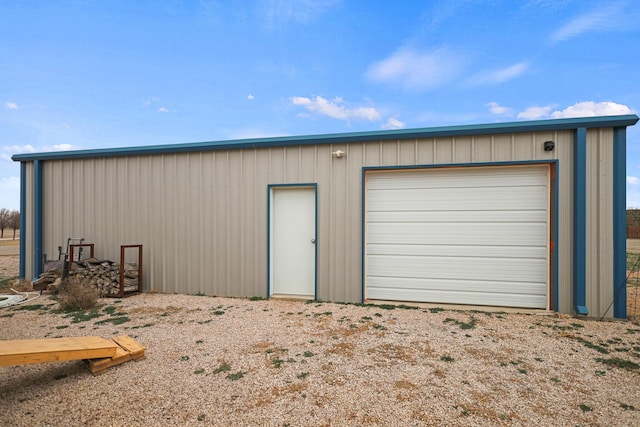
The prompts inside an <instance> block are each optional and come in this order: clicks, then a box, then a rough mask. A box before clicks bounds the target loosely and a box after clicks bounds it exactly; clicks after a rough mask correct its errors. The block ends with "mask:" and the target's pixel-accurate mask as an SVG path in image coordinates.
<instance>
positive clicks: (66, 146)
mask: <svg viewBox="0 0 640 427" xmlns="http://www.w3.org/2000/svg"><path fill="white" fill-rule="evenodd" d="M43 149H44V150H46V151H69V150H73V145H71V144H56V145H52V146H50V147H43Z"/></svg>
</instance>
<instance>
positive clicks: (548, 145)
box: [544, 141, 556, 151]
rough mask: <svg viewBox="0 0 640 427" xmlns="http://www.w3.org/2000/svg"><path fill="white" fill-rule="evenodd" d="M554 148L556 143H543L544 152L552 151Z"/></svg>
mask: <svg viewBox="0 0 640 427" xmlns="http://www.w3.org/2000/svg"><path fill="white" fill-rule="evenodd" d="M554 148H556V143H555V142H553V141H545V143H544V151H553V149H554Z"/></svg>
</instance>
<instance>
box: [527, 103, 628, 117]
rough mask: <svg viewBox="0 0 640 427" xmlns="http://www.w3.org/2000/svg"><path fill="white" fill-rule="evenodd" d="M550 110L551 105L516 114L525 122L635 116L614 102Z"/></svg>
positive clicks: (577, 104) (580, 104)
mask: <svg viewBox="0 0 640 427" xmlns="http://www.w3.org/2000/svg"><path fill="white" fill-rule="evenodd" d="M552 110H553V106H552V105H547V106H544V107H538V106H533V107H528V108H527V109H526V110H524V111H522V112H520V113H518V118H519V119H525V120H535V119H542V118H554V119H565V118H573V117H595V116H622V115H626V114H635V111H634V110H632V109H631V108H629V107H628V106H626V105H624V104H617V103H615V102H593V101H585V102H577V103H575V104H573V105H571V106H569V107H567V108H565V109H564V110H556V111H552Z"/></svg>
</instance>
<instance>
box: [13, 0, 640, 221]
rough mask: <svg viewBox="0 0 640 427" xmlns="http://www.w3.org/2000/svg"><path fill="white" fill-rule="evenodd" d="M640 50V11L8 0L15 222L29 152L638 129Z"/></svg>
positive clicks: (639, 173)
mask: <svg viewBox="0 0 640 427" xmlns="http://www.w3.org/2000/svg"><path fill="white" fill-rule="evenodd" d="M638 46H640V2H638V1H636V0H621V1H615V0H613V1H590V0H523V1H511V0H487V1H480V0H466V1H465V0H459V1H455V0H449V1H397V2H390V1H374V0H368V1H366V0H359V1H349V0H297V1H294V0H237V1H206V0H202V1H177V0H173V1H163V0H154V1H117V0H114V1H109V2H98V1H83V0H74V1H64V0H56V1H12V0H0V207H6V208H9V209H18V207H19V165H18V164H17V163H14V162H12V161H11V160H10V157H11V155H13V154H17V153H25V152H37V151H53V150H68V149H91V148H108V147H121V146H138V145H150V144H169V143H170V144H174V143H183V142H184V143H187V142H199V141H213V140H228V139H239V138H250V137H264V136H280V135H309V134H318V133H342V132H356V131H365V130H379V129H399V128H420V127H432V126H447V125H460V124H471V123H493V122H504V121H519V120H538V119H549V118H562V117H575V116H591V115H610V114H638V113H639V111H640V83H639V79H638V76H640V55H639V53H640V49H639V48H638ZM639 140H640V126H634V127H631V128H629V130H628V147H627V175H628V178H627V204H628V205H629V206H633V207H640V148H638V141H639Z"/></svg>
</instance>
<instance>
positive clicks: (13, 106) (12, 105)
mask: <svg viewBox="0 0 640 427" xmlns="http://www.w3.org/2000/svg"><path fill="white" fill-rule="evenodd" d="M4 106H5V107H7V108H8V109H10V110H17V109H18V104H16V103H15V102H11V101H7V102H5V103H4Z"/></svg>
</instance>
